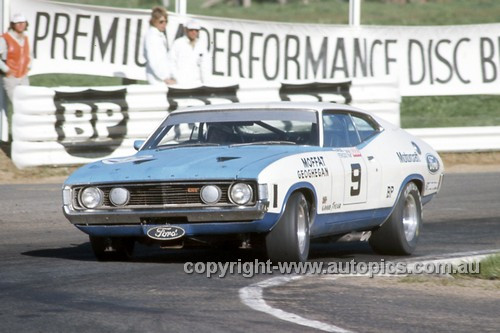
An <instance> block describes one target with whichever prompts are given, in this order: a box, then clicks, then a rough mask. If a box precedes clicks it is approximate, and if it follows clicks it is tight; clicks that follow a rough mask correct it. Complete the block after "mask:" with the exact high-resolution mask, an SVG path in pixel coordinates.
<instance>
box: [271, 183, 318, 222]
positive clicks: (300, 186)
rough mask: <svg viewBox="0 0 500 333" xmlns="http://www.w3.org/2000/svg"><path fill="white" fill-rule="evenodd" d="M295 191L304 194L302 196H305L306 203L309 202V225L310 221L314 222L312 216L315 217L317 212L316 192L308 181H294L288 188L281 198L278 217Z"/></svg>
mask: <svg viewBox="0 0 500 333" xmlns="http://www.w3.org/2000/svg"><path fill="white" fill-rule="evenodd" d="M296 192H300V193H302V194H303V195H304V197H305V198H306V200H307V203H308V204H309V217H310V219H311V225H312V223H313V222H314V218H315V217H316V212H317V209H316V204H317V202H318V201H317V194H316V190H315V189H314V186H313V185H312V184H311V183H308V182H300V183H296V184H294V185H293V186H291V187H290V188H289V189H288V191H287V193H286V195H285V198H284V199H283V204H282V207H281V212H280V214H279V217H281V216H282V215H283V213H284V212H285V208H286V205H287V202H288V200H289V199H290V197H291V196H292V194H294V193H296Z"/></svg>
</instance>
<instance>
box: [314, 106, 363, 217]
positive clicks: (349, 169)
mask: <svg viewBox="0 0 500 333" xmlns="http://www.w3.org/2000/svg"><path fill="white" fill-rule="evenodd" d="M360 143H361V138H360V136H359V134H358V133H357V130H356V127H355V125H354V123H353V120H352V118H351V115H350V114H349V113H347V112H339V111H328V112H324V113H323V146H324V147H331V148H333V149H334V150H335V151H336V153H337V155H338V156H339V158H340V160H341V163H342V167H343V176H344V182H343V184H344V188H343V197H342V198H341V201H342V204H343V205H344V208H347V210H354V209H361V208H359V207H358V206H359V205H362V204H365V203H366V202H367V189H368V181H369V177H368V168H367V161H366V159H365V157H364V156H363V155H362V153H361V151H360V150H359V149H358V148H357V147H356V146H357V145H359V144H360ZM333 182H334V184H333V186H335V179H333ZM347 206H351V207H347Z"/></svg>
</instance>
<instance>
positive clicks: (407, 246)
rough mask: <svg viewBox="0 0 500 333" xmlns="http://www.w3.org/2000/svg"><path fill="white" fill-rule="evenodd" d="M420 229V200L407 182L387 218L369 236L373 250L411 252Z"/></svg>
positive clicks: (412, 184) (382, 252) (404, 253)
mask: <svg viewBox="0 0 500 333" xmlns="http://www.w3.org/2000/svg"><path fill="white" fill-rule="evenodd" d="M421 229H422V201H421V198H420V191H419V190H418V187H417V186H416V185H415V184H414V183H408V184H407V185H406V186H405V188H404V190H403V192H402V193H401V196H400V197H399V199H398V202H397V204H396V207H394V211H393V212H392V214H391V216H390V217H389V219H388V220H387V221H386V222H385V223H384V224H383V225H382V226H381V227H380V228H379V229H377V230H375V231H373V233H372V235H371V237H370V240H369V242H370V245H371V246H372V248H373V249H374V250H375V252H378V253H381V254H391V255H409V254H412V253H413V251H414V250H415V248H416V246H417V241H418V238H419V236H420V232H421Z"/></svg>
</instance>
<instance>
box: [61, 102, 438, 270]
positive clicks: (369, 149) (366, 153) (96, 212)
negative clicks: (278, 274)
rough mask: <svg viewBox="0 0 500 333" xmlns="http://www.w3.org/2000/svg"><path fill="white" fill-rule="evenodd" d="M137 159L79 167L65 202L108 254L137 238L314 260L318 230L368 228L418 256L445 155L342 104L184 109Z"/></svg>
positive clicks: (383, 249) (381, 245)
mask: <svg viewBox="0 0 500 333" xmlns="http://www.w3.org/2000/svg"><path fill="white" fill-rule="evenodd" d="M135 146H136V149H137V150H138V152H137V153H136V154H135V155H133V156H130V157H124V158H112V159H106V160H103V161H100V162H96V163H91V164H89V165H86V166H84V167H82V168H80V169H78V170H77V171H75V172H74V173H73V174H72V175H71V176H70V177H69V178H68V179H67V181H66V182H65V184H64V186H63V200H64V203H63V210H64V213H65V215H66V217H67V218H68V219H69V220H70V222H71V223H73V224H74V225H75V226H76V227H77V228H79V229H80V230H82V231H83V232H85V233H87V234H89V236H90V241H91V244H92V248H93V251H94V253H95V255H96V257H97V258H98V259H101V260H106V259H111V258H116V256H118V257H122V258H127V257H130V256H131V255H132V251H133V248H134V244H135V242H136V241H138V242H142V243H147V244H155V243H157V244H160V245H162V246H170V245H179V246H181V245H189V244H190V243H193V242H201V243H207V244H219V245H220V244H224V245H226V246H227V245H233V246H240V245H242V244H244V245H245V246H247V247H248V246H253V247H259V246H262V247H265V249H266V251H267V254H268V256H269V258H270V259H272V260H273V261H305V260H307V257H308V254H309V245H310V241H311V240H312V239H321V238H323V239H324V238H326V237H328V238H329V239H340V238H346V237H347V238H349V237H351V236H352V238H356V239H359V238H363V239H368V238H369V239H368V240H369V243H370V244H371V246H372V247H373V249H374V250H375V251H377V252H380V253H385V254H396V255H407V254H411V253H412V252H413V251H414V249H415V247H416V244H417V240H418V238H419V236H420V232H421V229H422V205H423V204H425V203H427V202H429V200H431V198H432V197H433V196H434V195H435V194H436V193H437V192H438V191H439V188H440V186H441V182H442V179H443V171H444V170H443V163H442V161H441V159H440V157H439V155H438V154H437V153H436V151H434V150H433V149H432V148H431V147H430V146H429V145H428V144H426V143H425V142H423V141H421V140H419V139H418V138H416V137H414V136H412V135H410V134H408V133H407V132H405V131H404V130H402V129H400V128H398V127H396V126H394V125H392V124H390V123H387V122H385V121H383V120H381V119H379V118H377V117H375V116H374V115H372V114H370V113H368V112H364V111H362V110H359V109H356V108H353V107H350V106H346V105H340V104H334V103H298V102H280V103H259V104H238V103H235V104H227V105H210V106H203V107H191V108H187V109H184V110H179V111H175V112H172V113H171V114H169V115H168V117H167V118H166V119H165V120H164V121H163V123H162V124H161V125H160V126H159V127H158V128H157V129H156V130H155V131H154V133H152V134H151V136H150V137H149V138H148V139H147V140H146V141H138V142H136V144H135Z"/></svg>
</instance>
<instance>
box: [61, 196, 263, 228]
mask: <svg viewBox="0 0 500 333" xmlns="http://www.w3.org/2000/svg"><path fill="white" fill-rule="evenodd" d="M268 205H269V203H268V202H267V201H257V203H256V204H255V205H254V206H251V207H246V206H241V207H227V208H226V207H199V208H168V209H134V210H133V209H116V210H90V209H87V210H84V211H83V210H75V209H72V207H71V206H70V205H64V206H63V212H64V215H65V216H66V218H67V219H68V220H69V221H70V222H71V223H72V224H78V225H80V224H83V225H103V224H105V225H117V224H120V225H123V224H152V223H153V224H154V222H152V221H162V219H164V221H165V223H167V222H168V223H170V222H173V223H176V222H179V223H184V222H188V223H189V222H226V221H239V222H240V221H241V222H243V223H245V222H247V221H255V220H261V219H262V218H263V217H264V215H265V213H266V211H267V208H268ZM157 224H160V223H157Z"/></svg>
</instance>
